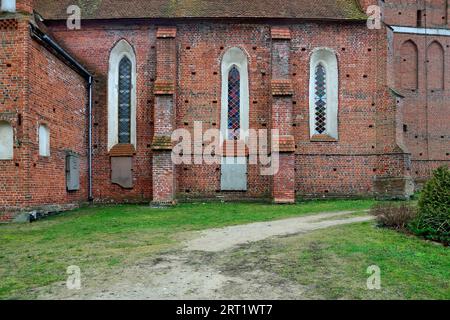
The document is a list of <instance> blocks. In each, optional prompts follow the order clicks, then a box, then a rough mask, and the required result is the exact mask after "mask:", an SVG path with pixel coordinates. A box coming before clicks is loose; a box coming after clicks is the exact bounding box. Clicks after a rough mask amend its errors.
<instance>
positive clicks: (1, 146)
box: [0, 121, 14, 160]
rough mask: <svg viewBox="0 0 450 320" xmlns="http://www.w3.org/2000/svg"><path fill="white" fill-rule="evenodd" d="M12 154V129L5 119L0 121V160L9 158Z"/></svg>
mask: <svg viewBox="0 0 450 320" xmlns="http://www.w3.org/2000/svg"><path fill="white" fill-rule="evenodd" d="M13 155H14V131H13V128H12V126H11V125H10V124H9V123H8V122H6V121H0V160H11V159H12V158H13Z"/></svg>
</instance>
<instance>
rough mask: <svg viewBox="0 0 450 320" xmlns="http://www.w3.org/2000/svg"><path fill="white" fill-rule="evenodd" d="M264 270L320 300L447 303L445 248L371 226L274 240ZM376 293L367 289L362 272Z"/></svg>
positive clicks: (449, 258)
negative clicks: (373, 270)
mask: <svg viewBox="0 0 450 320" xmlns="http://www.w3.org/2000/svg"><path fill="white" fill-rule="evenodd" d="M278 241H279V242H278V245H277V246H276V248H274V249H272V250H271V251H272V252H270V250H269V252H266V253H265V254H266V255H269V256H271V257H272V258H271V259H272V260H273V259H274V260H276V261H277V263H272V264H270V266H271V267H270V268H269V269H271V270H270V271H272V272H276V273H278V274H280V275H282V276H283V277H286V278H289V279H291V280H294V281H297V282H298V283H300V284H302V285H305V286H307V287H309V288H312V289H311V292H310V294H312V295H313V296H314V295H315V296H320V297H324V298H326V299H450V249H449V248H446V247H444V246H442V245H437V244H434V243H431V242H427V241H424V240H421V239H419V238H417V237H414V236H410V235H405V234H402V233H399V232H396V231H393V230H389V229H381V228H378V227H376V226H375V224H374V223H361V224H353V225H345V226H339V227H334V228H329V229H325V230H320V231H315V232H313V233H310V234H306V235H300V236H295V237H289V238H284V239H279V240H278ZM371 265H377V266H379V267H380V269H381V290H374V291H372V290H367V286H366V281H367V278H368V277H369V274H367V273H366V271H367V267H369V266H371Z"/></svg>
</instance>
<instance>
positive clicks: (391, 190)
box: [374, 177, 414, 200]
mask: <svg viewBox="0 0 450 320" xmlns="http://www.w3.org/2000/svg"><path fill="white" fill-rule="evenodd" d="M413 194H414V181H413V179H412V178H411V177H386V178H384V177H383V178H378V177H377V178H375V179H374V196H375V197H376V198H377V199H380V200H390V199H401V200H408V199H409V198H410V197H411V196H412V195H413Z"/></svg>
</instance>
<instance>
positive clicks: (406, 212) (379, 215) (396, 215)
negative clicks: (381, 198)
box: [370, 203, 417, 230]
mask: <svg viewBox="0 0 450 320" xmlns="http://www.w3.org/2000/svg"><path fill="white" fill-rule="evenodd" d="M370 214H371V215H373V216H375V217H376V219H377V222H378V225H379V226H381V227H387V228H392V229H397V230H405V229H407V226H408V224H409V223H411V222H412V221H413V220H414V219H415V218H416V216H417V209H416V208H414V207H412V206H410V205H407V204H405V203H403V204H401V205H398V204H378V205H376V206H375V207H373V208H372V209H371V211H370Z"/></svg>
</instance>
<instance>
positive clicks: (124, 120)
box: [119, 57, 131, 143]
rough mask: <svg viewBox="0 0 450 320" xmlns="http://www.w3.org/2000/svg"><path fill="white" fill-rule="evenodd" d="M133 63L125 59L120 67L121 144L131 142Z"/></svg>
mask: <svg viewBox="0 0 450 320" xmlns="http://www.w3.org/2000/svg"><path fill="white" fill-rule="evenodd" d="M130 138H131V61H130V59H128V58H127V57H123V58H122V60H121V61H120V65H119V143H130V142H131V140H130Z"/></svg>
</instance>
